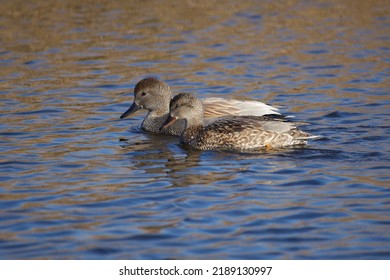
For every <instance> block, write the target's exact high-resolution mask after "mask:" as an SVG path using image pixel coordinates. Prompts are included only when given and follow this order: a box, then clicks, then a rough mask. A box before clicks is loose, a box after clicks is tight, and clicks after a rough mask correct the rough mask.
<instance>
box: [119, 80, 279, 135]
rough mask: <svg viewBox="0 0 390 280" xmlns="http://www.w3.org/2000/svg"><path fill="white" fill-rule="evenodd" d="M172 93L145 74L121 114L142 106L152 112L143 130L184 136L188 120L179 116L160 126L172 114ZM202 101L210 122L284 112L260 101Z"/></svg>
mask: <svg viewBox="0 0 390 280" xmlns="http://www.w3.org/2000/svg"><path fill="white" fill-rule="evenodd" d="M172 96H173V93H172V91H171V89H170V87H169V86H168V85H167V84H166V83H165V82H163V81H161V80H158V79H156V78H145V79H143V80H141V81H139V82H138V83H137V85H136V86H135V88H134V102H133V104H132V105H131V106H130V108H129V109H128V110H127V111H126V112H124V113H123V114H122V115H121V117H120V118H121V119H123V118H125V117H127V116H129V115H131V114H133V113H135V112H136V111H138V110H140V109H146V110H147V111H148V114H147V116H146V117H145V119H144V120H143V121H142V124H141V128H142V129H143V130H145V131H148V132H152V133H157V134H166V135H174V136H180V135H181V134H182V132H183V130H184V127H185V121H184V120H178V121H177V122H175V123H174V124H172V125H171V126H169V127H166V128H163V129H160V127H161V126H162V124H163V123H164V122H165V121H166V120H167V118H168V116H169V103H170V101H171V99H172ZM202 102H203V108H204V117H205V123H206V124H209V123H212V122H214V121H215V120H216V119H218V118H221V117H223V116H227V115H237V116H239V115H253V116H263V115H269V114H273V115H280V113H279V112H278V109H276V108H274V107H272V106H270V105H267V104H264V103H262V102H257V101H239V100H234V99H224V98H217V97H212V98H206V99H204V100H203V101H202Z"/></svg>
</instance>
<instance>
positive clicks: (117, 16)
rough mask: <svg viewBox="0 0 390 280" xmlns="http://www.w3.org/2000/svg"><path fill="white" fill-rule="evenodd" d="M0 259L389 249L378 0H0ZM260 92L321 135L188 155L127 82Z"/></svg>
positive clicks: (384, 15)
mask: <svg viewBox="0 0 390 280" xmlns="http://www.w3.org/2000/svg"><path fill="white" fill-rule="evenodd" d="M0 42H1V44H0V100H1V103H0V116H1V123H0V183H1V186H0V258H2V259H224V258H226V259H241V258H244V259H390V170H389V169H390V168H389V163H390V141H389V139H390V138H389V137H390V98H389V94H390V83H389V73H390V67H389V63H390V4H389V2H388V1H336V0H335V1H295V0H292V1H250V0H249V1H225V2H224V4H221V2H218V1H213V0H211V1H210V0H207V1H203V0H201V1H190V0H188V1H153V0H150V1H105V2H103V1H102V2H100V3H95V1H73V0H68V1H30V2H28V1H21V0H16V1H15V0H12V1H10V0H6V1H2V3H1V5H0ZM148 75H155V76H158V77H160V78H161V79H163V80H165V81H166V82H167V83H168V84H169V85H170V86H171V87H172V89H173V90H174V91H176V92H178V91H189V92H192V93H195V94H197V95H198V96H200V97H209V96H220V97H229V98H238V99H249V100H261V101H263V102H267V103H270V104H272V105H274V106H277V107H279V108H280V110H281V112H282V113H283V114H286V115H294V120H297V121H306V122H308V123H309V124H308V125H306V126H305V128H304V129H305V130H306V131H308V132H311V133H313V134H318V135H322V136H323V138H322V139H319V140H317V141H311V142H310V145H309V146H308V147H306V148H300V149H289V150H281V151H268V152H263V153H257V154H254V153H253V154H252V153H251V154H249V153H248V154H243V153H229V152H210V151H208V152H198V151H194V150H191V149H188V148H187V147H184V146H182V145H180V144H179V143H178V139H176V138H174V137H167V136H156V135H150V134H147V133H144V132H142V131H140V129H139V127H140V123H141V121H142V119H143V117H144V116H145V112H142V111H140V112H139V113H137V114H136V115H134V116H133V117H131V118H128V119H124V120H119V116H120V115H121V113H123V112H124V111H125V110H126V109H127V108H128V106H129V105H130V104H131V102H132V98H133V96H132V91H133V87H134V85H135V83H136V82H137V81H138V80H140V79H141V78H143V77H145V76H148Z"/></svg>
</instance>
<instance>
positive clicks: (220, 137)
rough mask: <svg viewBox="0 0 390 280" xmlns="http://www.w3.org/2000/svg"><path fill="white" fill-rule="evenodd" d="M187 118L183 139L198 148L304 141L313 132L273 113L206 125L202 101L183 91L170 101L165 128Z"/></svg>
mask: <svg viewBox="0 0 390 280" xmlns="http://www.w3.org/2000/svg"><path fill="white" fill-rule="evenodd" d="M180 119H184V120H185V129H184V131H183V133H182V134H181V137H180V141H181V142H182V143H184V144H187V145H189V146H191V147H193V148H195V149H198V150H240V151H242V150H254V149H255V150H257V149H262V148H280V147H286V146H294V145H304V144H306V143H307V140H308V139H310V138H313V136H312V135H310V134H308V133H306V132H303V131H301V130H299V129H298V128H297V127H296V125H295V124H294V123H292V122H289V121H286V120H285V119H283V118H282V117H279V118H277V117H274V116H258V117H256V116H227V117H222V118H219V119H217V120H216V121H214V122H212V123H210V124H208V125H204V117H203V105H202V103H201V102H200V101H199V99H197V98H196V97H195V96H194V95H192V94H189V93H180V94H178V95H176V96H175V97H174V98H173V99H172V101H171V103H170V113H169V117H168V119H167V120H166V121H165V123H164V124H163V125H162V129H166V128H167V127H169V126H170V125H172V124H174V123H175V122H176V121H177V120H180Z"/></svg>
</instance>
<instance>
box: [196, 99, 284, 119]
mask: <svg viewBox="0 0 390 280" xmlns="http://www.w3.org/2000/svg"><path fill="white" fill-rule="evenodd" d="M202 103H203V109H204V116H205V118H218V117H222V116H230V115H234V116H263V115H270V114H274V115H280V113H279V110H278V109H277V108H275V107H272V106H270V105H267V104H265V103H262V102H259V101H240V100H235V99H224V98H218V97H211V98H206V99H203V100H202Z"/></svg>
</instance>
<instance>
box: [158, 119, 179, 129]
mask: <svg viewBox="0 0 390 280" xmlns="http://www.w3.org/2000/svg"><path fill="white" fill-rule="evenodd" d="M175 121H177V118H175V117H171V116H169V117H168V119H167V120H166V121H165V122H164V123H163V124H162V126H161V127H160V131H162V130H164V129H166V128H167V127H168V126H170V125H171V124H173V123H174V122H175Z"/></svg>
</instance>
